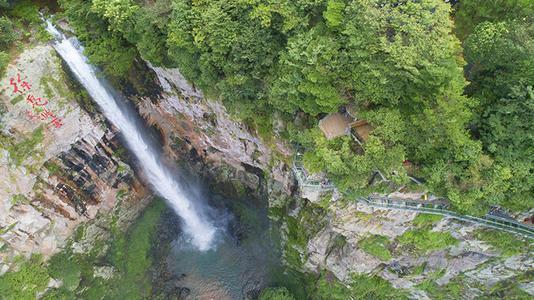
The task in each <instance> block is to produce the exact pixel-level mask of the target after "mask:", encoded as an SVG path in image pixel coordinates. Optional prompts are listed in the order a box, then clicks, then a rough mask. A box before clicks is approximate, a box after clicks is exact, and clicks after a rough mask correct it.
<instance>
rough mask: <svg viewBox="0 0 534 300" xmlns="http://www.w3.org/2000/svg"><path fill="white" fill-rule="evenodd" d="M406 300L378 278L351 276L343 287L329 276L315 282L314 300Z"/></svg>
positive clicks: (402, 293) (402, 294) (402, 292)
mask: <svg viewBox="0 0 534 300" xmlns="http://www.w3.org/2000/svg"><path fill="white" fill-rule="evenodd" d="M393 298H394V299H408V298H407V294H406V293H405V292H404V291H402V290H398V289H395V288H393V287H392V286H391V284H390V283H389V282H388V281H387V280H385V279H383V278H381V277H378V276H367V275H353V276H352V281H351V283H350V284H349V285H343V284H341V283H340V282H338V281H337V279H335V277H333V276H331V275H325V274H323V275H322V276H321V277H320V278H319V281H318V282H317V290H316V298H314V299H333V300H334V299H340V300H341V299H393Z"/></svg>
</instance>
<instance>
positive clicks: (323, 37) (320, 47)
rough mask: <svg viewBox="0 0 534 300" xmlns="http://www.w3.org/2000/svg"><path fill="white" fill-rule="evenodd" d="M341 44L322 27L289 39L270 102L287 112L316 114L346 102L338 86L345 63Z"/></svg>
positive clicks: (330, 110)
mask: <svg viewBox="0 0 534 300" xmlns="http://www.w3.org/2000/svg"><path fill="white" fill-rule="evenodd" d="M340 47H341V44H340V43H339V42H338V41H337V40H336V39H335V38H333V37H331V36H330V35H329V34H327V33H326V32H325V30H324V29H322V28H317V27H316V28H313V29H311V30H310V31H308V32H306V33H303V34H300V35H297V36H295V37H294V38H291V39H289V40H288V46H287V52H283V53H282V55H281V57H280V63H279V64H280V67H279V69H278V72H277V73H275V74H276V75H275V76H274V78H273V83H272V88H271V97H270V102H271V103H272V104H273V106H275V107H279V108H281V109H282V110H285V111H286V112H293V111H295V110H296V109H301V110H303V111H304V112H306V113H308V114H311V115H317V114H319V113H321V112H333V111H335V110H337V108H338V107H339V106H340V105H341V104H343V103H345V102H346V100H345V99H343V97H342V96H341V95H340V92H341V90H340V88H339V87H338V82H339V79H340V78H339V76H338V74H339V73H340V71H341V68H342V67H343V64H344V58H343V53H342V52H341V51H340Z"/></svg>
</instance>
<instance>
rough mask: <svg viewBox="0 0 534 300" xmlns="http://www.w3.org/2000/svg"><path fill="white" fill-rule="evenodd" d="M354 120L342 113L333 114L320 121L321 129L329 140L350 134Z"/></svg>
mask: <svg viewBox="0 0 534 300" xmlns="http://www.w3.org/2000/svg"><path fill="white" fill-rule="evenodd" d="M353 121H354V119H352V118H351V117H349V116H347V115H346V114H342V113H331V114H329V115H327V116H326V117H324V118H322V119H321V121H319V128H320V129H321V131H322V132H323V133H324V135H325V136H326V138H327V139H329V140H331V139H335V138H337V137H340V136H343V135H348V134H350V125H351V124H352V122H353Z"/></svg>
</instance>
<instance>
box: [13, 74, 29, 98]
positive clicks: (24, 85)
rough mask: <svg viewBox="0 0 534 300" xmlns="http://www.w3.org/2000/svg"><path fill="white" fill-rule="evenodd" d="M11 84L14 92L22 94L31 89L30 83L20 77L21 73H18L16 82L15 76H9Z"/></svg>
mask: <svg viewBox="0 0 534 300" xmlns="http://www.w3.org/2000/svg"><path fill="white" fill-rule="evenodd" d="M9 85H11V86H12V87H13V94H17V93H20V94H22V93H23V92H27V91H29V90H30V89H31V86H30V84H29V83H28V82H27V81H26V80H22V79H20V74H19V73H17V81H16V82H15V78H14V77H12V78H9ZM19 87H20V88H19Z"/></svg>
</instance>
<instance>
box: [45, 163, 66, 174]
mask: <svg viewBox="0 0 534 300" xmlns="http://www.w3.org/2000/svg"><path fill="white" fill-rule="evenodd" d="M44 167H45V168H46V169H47V170H48V173H50V175H54V176H59V175H61V174H63V168H62V167H61V165H59V164H58V163H56V162H53V161H47V162H45V164H44Z"/></svg>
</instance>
